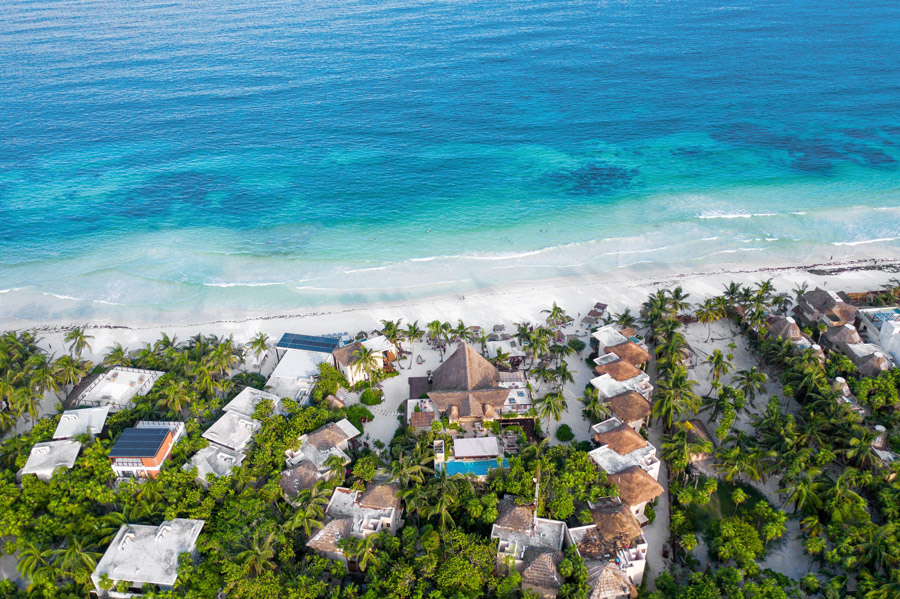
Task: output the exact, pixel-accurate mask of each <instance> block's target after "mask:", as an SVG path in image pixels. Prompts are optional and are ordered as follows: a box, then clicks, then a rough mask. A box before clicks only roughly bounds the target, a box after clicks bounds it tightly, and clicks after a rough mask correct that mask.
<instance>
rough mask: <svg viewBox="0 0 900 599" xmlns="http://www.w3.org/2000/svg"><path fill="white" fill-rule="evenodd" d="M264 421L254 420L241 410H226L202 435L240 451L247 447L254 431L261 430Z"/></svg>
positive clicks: (213, 441)
mask: <svg viewBox="0 0 900 599" xmlns="http://www.w3.org/2000/svg"><path fill="white" fill-rule="evenodd" d="M261 426H262V422H260V421H259V420H254V419H253V418H250V417H249V416H246V415H244V414H241V413H239V412H225V413H224V414H223V415H222V417H221V418H219V419H218V420H216V421H215V422H214V423H213V425H212V426H211V427H209V428H208V429H206V432H205V433H203V435H202V437H203V438H204V439H208V440H209V441H210V442H211V443H217V444H219V445H222V446H223V447H227V448H229V449H234V450H235V451H240V450H242V449H244V448H245V447H247V445H248V444H249V443H250V440H251V439H252V438H253V433H255V432H256V431H257V430H259V427H261Z"/></svg>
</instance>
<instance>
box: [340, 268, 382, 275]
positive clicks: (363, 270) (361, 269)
mask: <svg viewBox="0 0 900 599" xmlns="http://www.w3.org/2000/svg"><path fill="white" fill-rule="evenodd" d="M385 268H387V266H370V267H367V268H351V269H350V270H345V271H344V274H345V275H352V274H353V273H357V272H370V271H373V270H384V269H385Z"/></svg>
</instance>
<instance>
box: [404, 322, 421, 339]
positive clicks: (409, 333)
mask: <svg viewBox="0 0 900 599" xmlns="http://www.w3.org/2000/svg"><path fill="white" fill-rule="evenodd" d="M424 334H425V333H424V332H423V331H422V329H420V328H419V321H418V320H416V321H415V322H411V323H409V324H408V325H406V338H407V339H409V340H410V341H419V340H421V339H422V336H423V335H424Z"/></svg>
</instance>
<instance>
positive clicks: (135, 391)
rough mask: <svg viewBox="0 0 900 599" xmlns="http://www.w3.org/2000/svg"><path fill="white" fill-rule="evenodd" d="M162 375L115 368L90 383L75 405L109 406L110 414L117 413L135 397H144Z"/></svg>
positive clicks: (148, 371)
mask: <svg viewBox="0 0 900 599" xmlns="http://www.w3.org/2000/svg"><path fill="white" fill-rule="evenodd" d="M163 374H164V373H162V372H160V371H158V370H142V369H139V368H123V367H121V366H117V367H115V368H113V369H112V370H110V371H109V372H107V373H105V374H102V375H100V376H99V377H98V378H97V379H96V380H95V381H94V382H93V383H91V384H90V385H89V386H88V388H87V389H85V390H84V391H83V392H82V393H81V395H79V396H78V400H77V401H76V403H77V405H79V406H109V408H110V412H118V411H119V410H122V409H125V408H127V407H129V406H130V405H131V400H132V399H134V397H135V396H137V395H146V394H147V392H148V391H150V389H151V388H152V387H153V384H154V383H155V382H156V380H157V379H158V378H159V377H161V376H162V375H163Z"/></svg>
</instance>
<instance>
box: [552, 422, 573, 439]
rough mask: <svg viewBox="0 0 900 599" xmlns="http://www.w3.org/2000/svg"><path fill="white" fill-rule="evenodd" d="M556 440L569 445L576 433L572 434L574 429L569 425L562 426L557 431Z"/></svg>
mask: <svg viewBox="0 0 900 599" xmlns="http://www.w3.org/2000/svg"><path fill="white" fill-rule="evenodd" d="M556 438H557V439H559V440H560V441H562V442H563V443H568V442H569V441H571V440H572V439H574V438H575V433H573V432H572V427H570V426H569V425H568V424H560V425H559V428H557V429H556Z"/></svg>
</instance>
